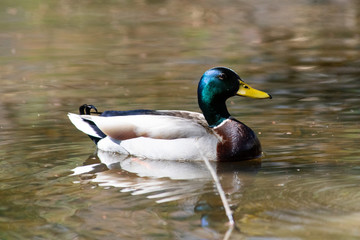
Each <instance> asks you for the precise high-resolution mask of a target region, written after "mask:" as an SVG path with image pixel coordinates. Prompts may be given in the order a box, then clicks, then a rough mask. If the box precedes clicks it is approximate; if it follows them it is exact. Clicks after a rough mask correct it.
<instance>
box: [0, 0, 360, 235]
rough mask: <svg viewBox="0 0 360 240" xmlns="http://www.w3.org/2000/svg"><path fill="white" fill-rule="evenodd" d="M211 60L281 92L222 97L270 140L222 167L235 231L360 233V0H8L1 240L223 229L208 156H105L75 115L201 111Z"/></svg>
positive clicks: (1, 19)
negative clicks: (266, 96) (84, 111)
mask: <svg viewBox="0 0 360 240" xmlns="http://www.w3.org/2000/svg"><path fill="white" fill-rule="evenodd" d="M214 66H227V67H230V68H232V69H234V70H235V71H237V72H238V73H239V74H240V76H241V77H242V78H243V79H244V80H245V81H246V82H247V83H249V84H250V85H251V86H253V87H256V88H258V89H262V90H265V91H267V92H269V93H271V94H272V96H273V99H272V100H254V99H245V98H239V97H238V98H236V97H234V98H232V99H230V100H229V101H228V107H229V111H230V112H231V113H232V115H233V116H234V117H236V118H237V119H239V120H241V121H243V122H244V123H246V124H247V125H249V126H250V127H251V128H252V129H254V131H255V132H256V133H257V134H258V136H259V138H260V141H261V143H262V146H263V151H264V156H263V157H262V159H260V160H259V159H258V160H253V161H247V162H242V163H223V164H216V163H213V167H215V168H216V171H217V174H218V175H219V177H220V179H221V183H222V186H223V188H224V190H225V192H226V193H227V197H228V199H229V201H230V204H231V208H232V210H233V213H234V218H235V221H236V225H237V227H238V228H239V230H234V231H233V232H232V233H231V235H230V239H256V240H258V239H357V238H359V237H360V149H359V140H360V2H359V1H357V0H318V1H315V0H300V1H287V0H284V1H271V2H269V1H262V0H256V1H251V3H250V2H249V1H222V2H219V1H200V2H198V1H164V0H156V1H155V0H149V1H142V0H139V1H68V0H56V1H55V0H54V1H52V0H51V1H47V0H46V1H45V0H27V1H18V0H16V1H10V0H3V1H1V2H0V81H1V88H0V132H1V134H0V196H1V197H0V239H37V240H38V239H81V240H82V239H222V238H224V236H225V233H226V231H227V229H228V226H227V225H226V223H227V218H226V216H225V214H224V210H223V206H222V203H221V201H220V198H219V195H218V193H217V191H216V188H215V185H214V182H213V180H212V179H211V176H210V174H209V172H208V171H207V169H206V167H205V164H204V163H202V162H196V163H191V162H176V161H174V162H164V161H160V160H146V159H136V158H126V157H124V156H119V155H111V154H110V155H109V154H107V153H101V152H99V153H96V152H95V146H94V145H93V143H92V142H91V141H90V139H88V137H87V136H85V135H84V134H82V133H81V132H79V131H78V130H77V129H75V127H73V125H72V124H71V123H70V121H69V120H68V119H67V116H66V115H67V113H68V112H77V109H78V106H79V105H81V104H83V103H91V104H94V105H96V107H97V108H98V109H99V110H100V111H102V110H110V109H112V110H129V109H138V108H141V109H184V110H190V111H199V109H198V106H197V99H196V87H197V82H198V80H199V78H200V77H201V75H202V73H203V72H204V71H205V70H207V69H209V68H211V67H214ZM120 160H121V161H120ZM119 161H120V163H119ZM114 162H115V163H114ZM116 162H117V163H116Z"/></svg>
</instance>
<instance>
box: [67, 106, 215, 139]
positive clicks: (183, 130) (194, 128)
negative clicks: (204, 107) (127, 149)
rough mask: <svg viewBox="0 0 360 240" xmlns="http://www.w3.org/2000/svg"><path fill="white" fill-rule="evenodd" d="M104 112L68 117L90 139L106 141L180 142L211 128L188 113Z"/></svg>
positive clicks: (201, 116)
mask: <svg viewBox="0 0 360 240" xmlns="http://www.w3.org/2000/svg"><path fill="white" fill-rule="evenodd" d="M133 113H134V112H128V114H126V112H114V111H111V112H104V113H103V114H102V115H101V116H93V115H77V114H72V113H69V118H70V120H71V121H72V122H73V124H74V125H75V126H76V127H77V128H78V129H79V130H81V131H83V132H85V133H86V134H88V135H91V136H95V137H99V138H103V137H104V135H107V136H110V137H111V138H113V139H117V140H127V139H132V138H137V137H148V138H155V139H177V138H189V137H201V136H204V135H206V134H207V133H208V132H210V131H211V130H210V128H209V127H208V126H207V123H206V121H205V119H204V116H203V115H202V114H200V113H196V112H189V111H169V110H164V111H152V112H151V113H150V112H146V113H144V114H141V112H138V113H136V114H133ZM84 125H86V126H84Z"/></svg>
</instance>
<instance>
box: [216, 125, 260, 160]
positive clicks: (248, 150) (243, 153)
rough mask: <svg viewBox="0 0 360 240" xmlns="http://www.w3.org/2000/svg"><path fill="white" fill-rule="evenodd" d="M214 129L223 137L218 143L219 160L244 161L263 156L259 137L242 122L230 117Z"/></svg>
mask: <svg viewBox="0 0 360 240" xmlns="http://www.w3.org/2000/svg"><path fill="white" fill-rule="evenodd" d="M213 130H214V131H215V132H216V133H217V134H218V135H219V136H221V137H222V141H220V142H219V143H218V145H217V160H218V161H242V160H248V159H254V158H258V157H260V156H261V145H260V142H259V140H258V138H257V137H256V135H255V133H254V132H253V131H252V130H251V129H250V128H249V127H248V126H246V125H245V124H243V123H242V122H240V121H238V120H236V119H228V120H226V121H225V122H224V123H222V124H221V125H220V126H219V127H216V128H214V129H213Z"/></svg>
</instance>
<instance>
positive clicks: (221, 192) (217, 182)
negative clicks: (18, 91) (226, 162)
mask: <svg viewBox="0 0 360 240" xmlns="http://www.w3.org/2000/svg"><path fill="white" fill-rule="evenodd" d="M199 152H200V155H201V157H202V159H203V160H204V162H205V164H206V167H207V168H208V169H209V172H210V174H211V176H212V178H213V179H214V182H215V186H216V188H217V190H218V193H219V195H220V198H221V201H222V203H223V206H224V209H225V214H226V216H227V217H228V219H229V225H230V228H229V230H228V231H227V233H228V232H230V234H231V232H232V229H233V228H234V225H235V221H234V217H233V215H232V211H231V209H230V205H229V202H228V200H227V199H226V196H225V192H224V190H223V188H222V186H221V183H220V180H219V178H218V176H217V174H216V172H215V170H214V169H213V168H212V166H211V164H210V161H209V159H208V158H207V157H205V155H204V154H203V152H202V151H201V149H200V148H199ZM227 235H228V234H227ZM228 237H229V236H228Z"/></svg>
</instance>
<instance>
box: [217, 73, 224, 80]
mask: <svg viewBox="0 0 360 240" xmlns="http://www.w3.org/2000/svg"><path fill="white" fill-rule="evenodd" d="M218 77H219V79H220V80H224V79H226V74H225V73H220V74H219V76H218Z"/></svg>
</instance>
